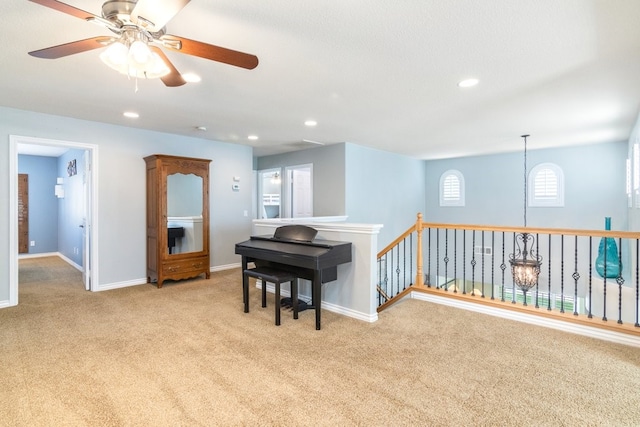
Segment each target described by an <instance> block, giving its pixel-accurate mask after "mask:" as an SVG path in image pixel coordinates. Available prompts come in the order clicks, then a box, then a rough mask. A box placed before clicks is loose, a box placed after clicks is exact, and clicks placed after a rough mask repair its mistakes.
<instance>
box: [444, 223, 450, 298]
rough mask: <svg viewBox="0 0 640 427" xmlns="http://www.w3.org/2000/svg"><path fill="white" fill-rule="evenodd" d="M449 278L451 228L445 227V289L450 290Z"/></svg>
mask: <svg viewBox="0 0 640 427" xmlns="http://www.w3.org/2000/svg"><path fill="white" fill-rule="evenodd" d="M448 279H449V229H448V228H445V229H444V290H445V291H448V290H449V289H448V286H447V282H448Z"/></svg>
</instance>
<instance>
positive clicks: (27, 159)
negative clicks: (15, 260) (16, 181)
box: [18, 155, 58, 254]
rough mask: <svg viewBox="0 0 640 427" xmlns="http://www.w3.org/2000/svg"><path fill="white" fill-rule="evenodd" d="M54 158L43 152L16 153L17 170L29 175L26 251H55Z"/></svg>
mask: <svg viewBox="0 0 640 427" xmlns="http://www.w3.org/2000/svg"><path fill="white" fill-rule="evenodd" d="M57 163H58V159H57V158H55V157H44V156H27V155H20V156H18V173H23V174H27V175H29V241H34V242H35V246H29V254H41V253H48V252H57V250H58V198H57V197H56V196H55V195H54V193H53V190H54V186H55V184H56V177H57V176H58V175H57V173H58V172H57Z"/></svg>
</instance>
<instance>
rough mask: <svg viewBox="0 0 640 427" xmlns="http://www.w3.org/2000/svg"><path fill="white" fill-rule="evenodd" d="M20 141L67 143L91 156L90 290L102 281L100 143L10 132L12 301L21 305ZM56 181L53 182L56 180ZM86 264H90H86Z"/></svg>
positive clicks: (89, 210)
mask: <svg viewBox="0 0 640 427" xmlns="http://www.w3.org/2000/svg"><path fill="white" fill-rule="evenodd" d="M18 144H31V145H44V146H49V147H51V146H53V147H67V148H73V149H80V150H86V151H88V153H89V158H90V160H91V168H92V170H91V180H90V185H89V188H88V191H89V192H90V194H91V195H90V197H88V198H87V199H88V200H86V206H85V209H86V212H88V215H87V220H88V224H87V231H88V234H89V242H90V244H89V247H88V250H89V254H88V259H89V266H90V268H89V283H90V286H89V288H90V289H89V290H91V291H96V290H97V283H98V268H97V267H98V264H97V260H98V238H97V236H98V233H97V231H98V146H97V145H96V144H88V143H82V142H70V141H60V140H53V139H46V138H35V137H30V136H20V135H9V242H8V243H9V305H10V306H14V305H18ZM52 185H53V183H52ZM83 268H86V267H84V266H83Z"/></svg>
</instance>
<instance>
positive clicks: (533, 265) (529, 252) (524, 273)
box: [509, 135, 542, 305]
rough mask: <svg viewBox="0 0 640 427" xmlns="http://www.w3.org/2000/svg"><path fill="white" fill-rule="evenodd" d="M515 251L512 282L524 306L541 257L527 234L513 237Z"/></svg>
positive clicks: (525, 201)
mask: <svg viewBox="0 0 640 427" xmlns="http://www.w3.org/2000/svg"><path fill="white" fill-rule="evenodd" d="M527 137H529V135H522V138H524V227H526V226H527ZM515 245H516V246H517V249H516V250H515V252H514V253H512V254H510V255H509V264H511V273H512V275H513V282H514V283H515V285H516V286H517V287H518V288H519V289H520V290H521V291H522V292H523V294H524V305H527V291H529V290H530V289H531V288H533V287H534V286H536V284H537V283H538V275H539V274H540V265H542V257H541V256H539V255H538V251H537V249H536V248H535V247H534V245H535V238H534V237H533V235H531V234H529V233H526V232H525V233H517V234H516V235H515Z"/></svg>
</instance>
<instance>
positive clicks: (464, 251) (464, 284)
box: [462, 230, 467, 295]
mask: <svg viewBox="0 0 640 427" xmlns="http://www.w3.org/2000/svg"><path fill="white" fill-rule="evenodd" d="M466 293H467V230H462V295H465V294H466Z"/></svg>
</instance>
